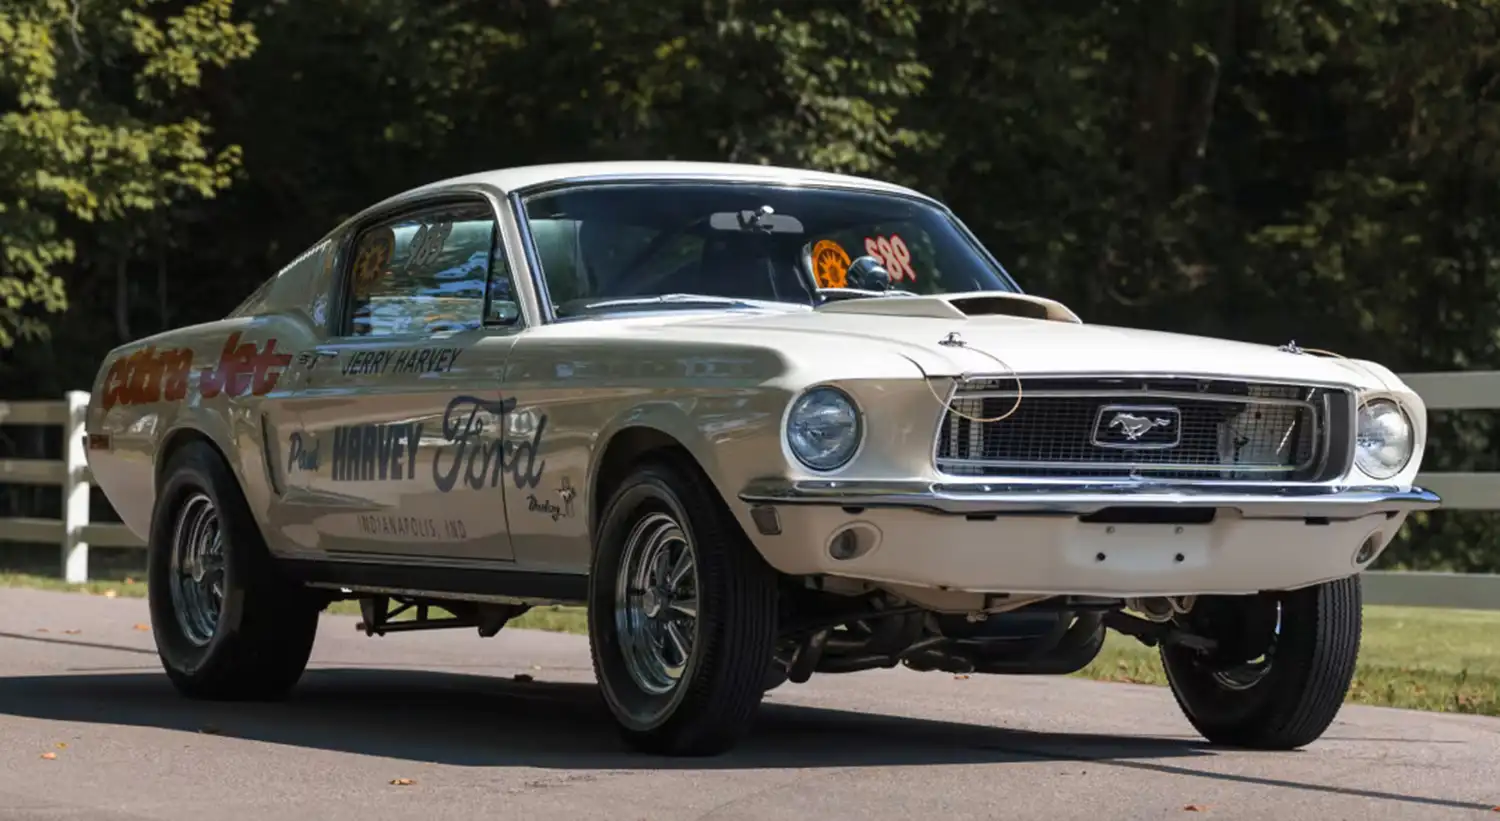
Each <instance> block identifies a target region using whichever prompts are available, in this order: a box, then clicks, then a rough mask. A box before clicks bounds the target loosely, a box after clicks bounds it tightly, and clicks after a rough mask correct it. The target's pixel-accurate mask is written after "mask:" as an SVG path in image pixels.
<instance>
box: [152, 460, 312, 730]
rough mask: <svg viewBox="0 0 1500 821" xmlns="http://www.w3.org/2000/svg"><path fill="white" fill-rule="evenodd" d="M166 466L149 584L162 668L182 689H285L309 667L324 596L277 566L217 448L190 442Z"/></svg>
mask: <svg viewBox="0 0 1500 821" xmlns="http://www.w3.org/2000/svg"><path fill="white" fill-rule="evenodd" d="M165 475H166V479H165V481H164V482H163V483H162V486H161V488H160V489H159V490H158V492H157V497H156V508H155V510H154V511H153V512H152V516H151V539H150V546H149V554H148V559H147V587H148V591H147V592H148V596H149V600H150V608H151V627H152V631H153V633H154V635H155V638H156V647H157V654H158V655H159V656H160V657H161V663H162V667H163V668H164V669H165V670H166V673H167V677H168V678H169V679H171V681H172V684H173V685H174V686H175V687H176V688H177V690H178V691H179V692H180V693H182V694H183V695H185V696H188V697H189V698H200V699H215V700H274V699H279V698H282V697H284V696H285V695H286V693H287V692H288V691H289V690H290V689H291V688H292V686H293V685H295V684H296V683H297V680H298V679H299V678H301V676H302V672H303V670H304V669H305V668H306V667H307V659H308V656H309V655H310V654H311V652H312V645H313V638H314V636H315V634H316V633H317V627H318V613H319V612H320V611H321V610H322V607H321V605H320V604H319V603H318V602H317V601H316V600H315V599H314V598H313V596H312V595H311V594H310V593H309V591H308V590H307V589H306V588H304V587H302V586H301V585H298V584H296V583H295V582H291V581H289V580H287V579H285V578H284V577H282V575H281V574H280V573H279V572H278V571H277V568H276V566H275V563H274V561H273V559H272V558H271V554H270V552H269V551H268V550H267V549H266V544H265V541H264V539H263V538H262V537H261V533H260V530H259V528H258V526H257V525H256V522H255V519H254V517H253V515H252V514H251V512H250V507H249V505H248V504H247V503H246V501H245V497H244V494H243V493H241V491H240V487H239V483H238V482H237V481H235V478H234V474H233V473H232V472H231V471H230V470H229V466H228V465H227V464H225V462H224V459H223V457H221V456H220V455H219V453H218V451H216V450H214V449H213V448H212V447H211V446H210V445H209V444H208V443H206V442H202V441H197V442H190V443H188V444H186V445H184V446H183V447H182V448H181V449H179V450H178V451H177V452H176V453H174V454H173V455H172V458H171V461H170V462H169V463H168V464H167V466H166V472H165Z"/></svg>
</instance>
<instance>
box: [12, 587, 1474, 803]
mask: <svg viewBox="0 0 1500 821" xmlns="http://www.w3.org/2000/svg"><path fill="white" fill-rule="evenodd" d="M145 621H146V608H145V604H144V602H141V601H139V600H124V599H105V598H102V597H92V596H82V595H74V594H63V593H44V592H38V591H29V590H0V819H6V820H7V821H9V820H10V819H48V820H49V821H59V820H60V819H70V820H75V819H76V820H77V821H82V820H83V819H88V821H123V819H139V818H149V819H194V821H201V819H214V821H238V820H239V819H252V820H253V821H270V819H283V818H285V819H317V821H335V820H336V819H349V820H350V821H373V820H374V819H386V818H403V819H404V818H420V819H432V821H437V819H464V821H472V819H476V818H486V819H511V818H515V819H528V821H544V820H546V819H568V821H575V820H577V821H582V820H583V819H607V821H635V820H636V819H650V821H666V820H667V819H755V821H771V820H772V819H782V818H787V819H791V818H816V819H845V818H850V819H860V820H861V821H885V820H886V819H908V818H922V819H929V818H931V819H942V821H957V820H958V819H969V818H1021V819H1042V818H1045V819H1074V818H1076V819H1089V821H1097V820H1098V819H1150V818H1275V819H1302V818H1308V819H1312V818H1316V819H1320V820H1321V819H1338V818H1351V819H1352V818H1357V819H1360V821H1373V819H1381V818H1391V819H1418V818H1500V813H1497V812H1494V811H1492V809H1491V808H1492V807H1494V806H1495V805H1497V804H1500V720H1495V719H1485V718H1476V717H1467V716H1450V715H1432V714H1424V713H1412V712H1404V711H1396V710H1384V709H1376V708H1366V707H1346V708H1345V709H1344V711H1343V713H1342V714H1341V716H1340V719H1339V721H1338V722H1337V724H1335V726H1334V727H1333V728H1332V729H1331V731H1330V732H1329V733H1328V735H1326V736H1325V737H1324V739H1323V740H1322V741H1320V742H1318V743H1317V744H1315V745H1313V746H1312V747H1309V748H1307V749H1306V750H1303V751H1299V752H1295V753H1251V752H1239V751H1224V750H1213V749H1210V748H1207V747H1206V746H1205V745H1204V744H1203V743H1202V742H1201V741H1200V740H1199V739H1198V738H1197V736H1195V735H1194V734H1193V733H1192V730H1191V728H1190V727H1189V726H1188V725H1187V723H1186V722H1185V721H1184V720H1183V719H1182V718H1181V716H1180V714H1179V713H1178V711H1177V708H1176V706H1175V705H1174V704H1173V703H1172V699H1171V696H1170V695H1169V694H1168V693H1167V692H1166V691H1165V690H1162V689H1159V688H1153V687H1137V686H1131V685H1120V684H1101V683H1095V682H1089V681H1078V680H1072V679H1058V678H1035V679H1032V678H1010V679H1006V678H994V677H990V678H986V677H981V676H974V677H972V678H968V679H957V678H954V677H953V676H950V675H944V674H918V673H912V672H909V671H904V670H892V671H874V672H868V673H859V674H855V675H847V676H824V677H822V678H814V680H813V681H812V682H810V683H808V684H804V685H800V686H799V685H787V686H784V687H782V688H781V689H778V690H776V691H773V692H772V693H771V694H770V695H769V696H768V702H767V706H766V708H765V709H764V711H763V712H762V720H761V722H760V724H759V725H758V730H757V732H756V734H755V735H754V736H752V738H751V739H750V740H749V741H748V742H747V743H745V744H744V745H743V747H742V748H740V749H739V750H737V751H735V752H734V753H731V754H729V755H727V756H723V757H720V758H716V759H707V760H694V761H673V760H662V759H653V758H648V757H644V756H639V755H634V754H631V753H629V752H627V751H625V750H624V749H623V748H622V746H621V745H620V743H619V742H618V740H617V738H616V736H615V734H614V731H613V729H612V727H611V725H610V724H609V722H608V720H607V717H606V716H605V714H604V711H603V707H602V706H601V705H600V704H599V702H598V696H597V692H596V690H595V687H594V685H593V681H592V673H591V670H590V668H589V662H588V650H587V644H586V642H585V640H584V639H582V638H580V637H577V636H563V635H554V634H547V633H534V632H528V631H515V632H509V631H501V634H500V635H499V636H497V637H495V638H493V639H480V638H478V637H477V636H475V635H474V634H473V633H472V632H470V631H440V632H433V633H415V634H404V635H393V636H387V637H384V638H366V637H364V636H363V634H361V633H357V632H356V631H355V629H354V623H355V620H354V619H352V618H348V617H337V616H332V617H325V619H324V623H323V627H322V631H323V632H322V635H321V636H320V638H319V643H318V646H317V649H316V651H315V658H314V664H313V669H311V670H310V671H309V672H308V674H307V675H306V677H305V678H304V679H303V680H302V684H301V685H300V687H299V688H298V690H297V691H296V693H295V695H294V697H293V698H292V700H290V701H288V702H285V703H281V704H241V705H225V704H205V703H195V702H189V701H185V700H182V699H180V698H179V697H178V696H177V695H176V694H175V693H174V692H173V690H172V689H171V687H170V685H169V684H168V683H167V680H166V678H165V676H163V675H162V673H161V669H160V667H159V666H158V663H157V659H156V655H155V651H154V650H153V649H152V644H151V634H150V632H149V631H148V630H144V629H138V628H137V625H141V627H144V624H143V622H145ZM74 631H76V632H74ZM518 674H523V675H525V676H531V677H533V678H534V680H533V681H524V680H522V681H517V680H515V676H517V675H518ZM63 745H66V746H63ZM49 753H50V754H53V755H54V756H55V757H53V758H44V757H43V756H44V755H46V754H49ZM397 779H410V781H411V783H409V784H401V785H393V784H392V783H391V782H392V781H393V780H397Z"/></svg>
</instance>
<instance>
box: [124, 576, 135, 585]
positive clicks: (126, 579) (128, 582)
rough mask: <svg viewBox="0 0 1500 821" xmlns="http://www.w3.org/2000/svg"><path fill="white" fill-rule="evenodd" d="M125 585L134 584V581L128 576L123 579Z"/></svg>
mask: <svg viewBox="0 0 1500 821" xmlns="http://www.w3.org/2000/svg"><path fill="white" fill-rule="evenodd" d="M125 583H126V584H135V579H132V578H130V577H129V576H126V577H125Z"/></svg>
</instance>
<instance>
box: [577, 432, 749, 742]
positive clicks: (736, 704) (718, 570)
mask: <svg viewBox="0 0 1500 821" xmlns="http://www.w3.org/2000/svg"><path fill="white" fill-rule="evenodd" d="M588 604H589V606H588V622H589V644H590V649H591V651H592V654H593V660H594V673H595V676H596V677H597V678H598V680H599V687H600V691H601V693H602V694H603V697H604V701H605V703H606V704H607V705H608V707H609V709H610V712H611V713H612V714H613V715H614V717H615V720H616V721H617V722H618V723H619V726H620V730H621V733H622V734H623V736H624V738H625V740H626V743H628V744H629V745H630V746H632V747H634V748H635V749H638V750H642V751H645V752H650V753H657V754H663V755H676V756H704V755H717V754H719V753H722V752H724V751H726V750H728V749H729V748H730V747H732V746H733V745H734V744H735V743H736V742H737V741H738V740H739V739H740V738H742V737H743V736H744V735H745V734H746V733H747V732H748V731H749V728H750V726H751V724H752V723H753V721H754V717H755V713H756V711H757V709H758V708H759V706H760V702H761V698H762V696H763V695H764V691H765V686H766V670H767V668H768V666H769V664H770V662H771V658H772V653H773V652H774V649H775V641H776V627H777V624H776V612H777V611H776V575H775V572H774V571H773V570H772V569H771V568H770V566H769V565H767V564H766V563H765V561H764V560H763V559H762V558H761V557H760V555H759V554H758V553H757V552H756V550H755V547H754V546H753V545H752V544H751V543H750V541H749V540H748V539H747V538H746V537H745V535H744V533H743V531H742V530H741V529H740V527H739V524H738V523H737V522H736V521H735V520H734V518H733V516H732V515H731V514H730V513H729V511H728V510H727V509H725V507H724V504H723V502H722V501H721V500H720V499H719V498H717V497H716V496H714V495H713V491H712V485H711V484H709V482H708V481H707V479H706V477H704V476H703V475H702V473H701V472H700V471H698V470H696V466H694V465H691V464H690V463H686V462H685V460H681V459H661V460H656V461H652V462H648V463H644V464H641V465H639V466H637V467H636V468H635V470H634V471H632V472H631V474H630V475H629V476H627V477H626V478H625V480H624V481H623V482H621V483H620V485H619V487H618V488H617V489H616V490H615V492H614V494H613V495H612V496H611V498H610V500H609V502H608V506H607V507H606V508H605V510H604V513H603V515H602V517H601V518H600V524H599V528H598V531H597V533H596V536H595V543H594V558H593V566H592V567H591V572H590V575H589V602H588Z"/></svg>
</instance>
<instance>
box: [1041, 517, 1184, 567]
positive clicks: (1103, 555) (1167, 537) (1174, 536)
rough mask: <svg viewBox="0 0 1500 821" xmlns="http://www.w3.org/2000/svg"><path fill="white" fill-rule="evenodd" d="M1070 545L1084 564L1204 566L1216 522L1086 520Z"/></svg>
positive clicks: (1076, 556) (1074, 553)
mask: <svg viewBox="0 0 1500 821" xmlns="http://www.w3.org/2000/svg"><path fill="white" fill-rule="evenodd" d="M1077 536H1078V538H1077V539H1075V540H1074V541H1073V543H1072V545H1071V546H1070V549H1069V552H1070V554H1072V555H1071V557H1070V558H1071V559H1072V560H1073V561H1074V562H1075V563H1077V564H1079V565H1084V566H1091V567H1103V568H1109V569H1111V570H1114V571H1122V570H1123V571H1130V572H1142V573H1155V572H1163V571H1166V572H1171V571H1174V570H1185V569H1189V568H1198V567H1203V566H1205V565H1207V564H1208V563H1209V558H1210V553H1211V551H1212V548H1213V526H1212V525H1163V524H1118V525H1105V524H1083V523H1080V524H1079V525H1078V532H1077Z"/></svg>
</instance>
